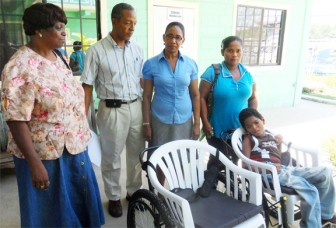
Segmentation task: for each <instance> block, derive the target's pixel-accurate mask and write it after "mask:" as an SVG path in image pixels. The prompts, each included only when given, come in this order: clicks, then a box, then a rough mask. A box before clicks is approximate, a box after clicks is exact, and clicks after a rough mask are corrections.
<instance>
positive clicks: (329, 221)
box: [322, 215, 336, 225]
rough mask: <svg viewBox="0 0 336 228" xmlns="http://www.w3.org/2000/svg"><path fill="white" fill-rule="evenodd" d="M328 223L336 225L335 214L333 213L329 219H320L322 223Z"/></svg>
mask: <svg viewBox="0 0 336 228" xmlns="http://www.w3.org/2000/svg"><path fill="white" fill-rule="evenodd" d="M330 223H331V224H333V225H336V215H334V216H333V217H332V218H331V219H322V225H324V224H330Z"/></svg>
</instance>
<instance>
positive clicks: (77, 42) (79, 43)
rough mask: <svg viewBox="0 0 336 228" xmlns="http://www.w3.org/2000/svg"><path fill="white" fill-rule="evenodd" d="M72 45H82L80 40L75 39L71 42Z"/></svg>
mask: <svg viewBox="0 0 336 228" xmlns="http://www.w3.org/2000/svg"><path fill="white" fill-rule="evenodd" d="M73 45H74V46H79V45H82V42H80V41H75V42H73Z"/></svg>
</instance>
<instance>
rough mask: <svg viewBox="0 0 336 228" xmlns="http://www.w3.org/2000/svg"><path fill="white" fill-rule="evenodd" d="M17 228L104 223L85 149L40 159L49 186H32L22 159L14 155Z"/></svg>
mask: <svg viewBox="0 0 336 228" xmlns="http://www.w3.org/2000/svg"><path fill="white" fill-rule="evenodd" d="M13 157H14V163H15V170H16V176H17V182H18V190H19V200H20V213H21V227H100V226H101V225H103V224H104V223H105V219H104V211H103V208H102V203H101V199H100V194H99V189H98V184H97V180H96V176H95V173H94V171H93V168H92V165H91V161H90V158H89V156H88V153H87V150H85V151H84V152H83V153H80V154H77V155H71V154H69V152H68V151H67V150H66V149H64V152H63V155H62V157H60V158H59V159H56V160H43V161H42V162H43V164H44V166H45V167H46V169H47V171H48V176H49V181H50V185H49V188H48V189H47V190H39V189H37V188H34V187H33V185H32V182H31V177H30V170H29V166H28V163H27V161H26V160H25V159H19V158H17V157H15V156H13Z"/></svg>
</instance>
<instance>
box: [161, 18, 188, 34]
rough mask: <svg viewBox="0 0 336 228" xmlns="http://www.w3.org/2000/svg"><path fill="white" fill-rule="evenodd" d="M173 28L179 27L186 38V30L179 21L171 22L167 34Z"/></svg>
mask: <svg viewBox="0 0 336 228" xmlns="http://www.w3.org/2000/svg"><path fill="white" fill-rule="evenodd" d="M173 26H177V27H179V28H180V29H181V30H182V35H183V38H185V29H184V26H183V24H182V23H181V22H177V21H173V22H170V23H169V24H168V25H167V27H166V30H165V33H167V31H168V30H169V29H170V28H171V27H173Z"/></svg>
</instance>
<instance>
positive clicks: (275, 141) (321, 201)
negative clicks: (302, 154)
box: [239, 108, 336, 227]
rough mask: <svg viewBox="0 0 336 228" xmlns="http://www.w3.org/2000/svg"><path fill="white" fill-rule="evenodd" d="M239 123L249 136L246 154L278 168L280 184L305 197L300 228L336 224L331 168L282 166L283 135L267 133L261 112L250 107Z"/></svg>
mask: <svg viewBox="0 0 336 228" xmlns="http://www.w3.org/2000/svg"><path fill="white" fill-rule="evenodd" d="M239 121H240V123H241V125H242V127H243V128H244V129H245V130H246V132H247V133H248V134H246V135H244V137H243V153H244V155H245V156H247V157H249V158H251V159H253V160H257V161H259V162H265V163H269V164H273V165H275V166H276V167H277V170H278V173H279V180H280V184H281V185H284V186H287V187H291V188H293V189H295V190H296V192H297V193H298V194H299V195H300V196H301V198H302V200H301V215H302V216H301V218H302V219H301V222H300V227H321V223H327V222H331V223H334V224H336V215H335V212H334V207H335V186H334V181H333V177H332V171H331V169H329V168H327V167H310V168H303V167H286V166H283V165H281V160H280V157H281V147H280V145H281V143H282V136H281V135H277V136H274V135H272V134H270V133H269V132H267V131H265V119H264V117H263V116H262V115H261V114H260V113H259V112H258V111H257V110H255V109H252V108H246V109H244V110H242V111H241V112H240V114H239ZM321 220H322V221H321Z"/></svg>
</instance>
